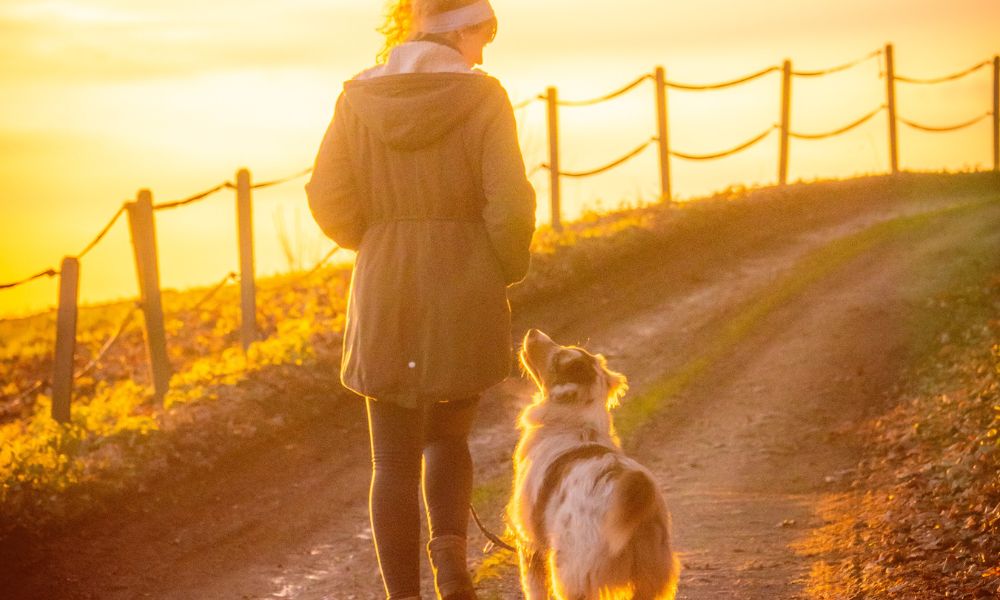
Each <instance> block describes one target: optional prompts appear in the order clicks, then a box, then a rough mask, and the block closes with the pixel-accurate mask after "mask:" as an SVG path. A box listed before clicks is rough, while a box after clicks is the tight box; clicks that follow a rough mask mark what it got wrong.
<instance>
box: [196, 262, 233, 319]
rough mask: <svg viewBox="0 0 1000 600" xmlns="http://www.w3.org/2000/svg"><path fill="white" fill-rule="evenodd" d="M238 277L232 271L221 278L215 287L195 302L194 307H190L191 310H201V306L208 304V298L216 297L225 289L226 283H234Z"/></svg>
mask: <svg viewBox="0 0 1000 600" xmlns="http://www.w3.org/2000/svg"><path fill="white" fill-rule="evenodd" d="M239 277H240V276H239V275H237V274H236V273H235V272H234V271H230V272H229V274H228V275H226V276H225V277H223V278H222V281H220V282H219V283H217V284H215V287H213V288H212V289H210V290H208V293H207V294H205V295H204V296H202V298H201V300H198V301H197V302H195V303H194V306H192V307H191V310H198V309H199V308H201V305H202V304H204V303H206V302H208V300H209V298H211V297H212V296H214V295H216V294H217V293H218V292H219V290H221V289H222V288H224V287H226V284H227V283H229V282H230V281H235V280H237V279H239Z"/></svg>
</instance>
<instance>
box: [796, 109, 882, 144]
mask: <svg viewBox="0 0 1000 600" xmlns="http://www.w3.org/2000/svg"><path fill="white" fill-rule="evenodd" d="M883 110H885V105H884V104H883V105H882V106H880V107H878V108H876V109H875V110H873V111H871V112H870V113H868V114H867V115H865V116H863V117H861V118H860V119H858V120H857V121H854V122H853V123H851V124H850V125H845V126H844V127H841V128H840V129H836V130H834V131H830V132H828V133H795V132H794V131H790V132H788V135H789V136H791V137H793V138H796V139H800V140H822V139H824V138H829V137H833V136H835V135H840V134H842V133H847V132H848V131H850V130H852V129H854V128H855V127H860V126H861V124H863V123H865V122H866V121H868V120H869V119H871V118H872V117H874V116H875V115H877V114H879V113H880V112H882V111H883Z"/></svg>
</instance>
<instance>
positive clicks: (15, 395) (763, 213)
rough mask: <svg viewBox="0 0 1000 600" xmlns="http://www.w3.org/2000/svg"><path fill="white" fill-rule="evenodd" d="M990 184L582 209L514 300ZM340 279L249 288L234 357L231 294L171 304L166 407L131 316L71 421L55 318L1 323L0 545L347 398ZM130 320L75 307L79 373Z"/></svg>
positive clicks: (878, 185)
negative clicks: (61, 395) (58, 380)
mask: <svg viewBox="0 0 1000 600" xmlns="http://www.w3.org/2000/svg"><path fill="white" fill-rule="evenodd" d="M996 189H997V181H996V177H995V176H994V175H992V174H957V175H939V174H926V175H915V174H913V175H905V176H901V177H897V178H891V177H871V178H862V179H855V180H847V181H835V182H820V183H810V184H797V185H793V186H788V187H786V188H765V189H760V190H729V191H727V192H724V193H722V194H718V195H716V196H714V197H712V198H708V199H704V200H699V201H692V202H690V203H686V204H683V205H675V206H672V207H663V206H646V207H638V208H630V209H625V210H620V211H616V212H614V213H607V214H593V213H591V214H587V215H584V217H583V218H582V219H581V220H580V221H578V222H576V223H572V224H569V225H567V226H566V229H565V230H564V231H563V232H554V231H552V230H551V229H549V228H547V227H542V228H541V229H540V230H539V232H538V234H537V235H536V239H535V242H534V248H533V254H534V259H533V265H532V271H531V273H530V275H529V277H528V279H527V280H526V281H525V282H524V283H522V284H521V285H520V286H518V287H516V288H514V289H512V291H511V299H512V304H513V306H514V309H515V311H516V310H519V309H521V308H523V307H525V306H528V305H534V304H538V303H544V302H545V301H546V299H547V298H550V297H554V296H556V295H558V294H564V293H568V292H571V291H573V290H577V289H583V288H585V286H586V285H587V284H588V282H590V281H593V280H595V279H596V278H599V277H604V276H606V275H607V274H608V273H611V272H614V271H615V270H616V269H618V268H619V267H621V266H622V265H625V264H628V263H630V262H634V261H654V262H655V261H657V260H659V256H661V255H662V254H663V253H668V252H672V253H678V252H699V251H701V247H700V244H702V243H704V242H705V240H714V241H715V242H717V243H715V246H714V247H716V250H715V251H716V252H717V253H718V260H719V262H720V263H723V262H724V261H725V256H726V251H727V248H730V249H731V248H735V247H739V246H740V245H753V244H756V243H760V241H761V239H762V236H765V235H769V236H775V235H777V236H780V235H781V234H782V231H783V228H784V227H785V225H784V224H785V223H789V224H790V223H798V226H799V227H800V226H801V223H803V222H808V223H815V224H816V225H817V226H819V225H822V224H823V223H825V222H827V221H830V222H833V220H834V219H835V218H837V217H836V215H842V214H843V212H844V210H845V207H847V208H850V207H857V208H858V209H862V208H870V207H871V206H872V205H884V206H885V207H887V208H888V207H891V206H894V205H899V204H901V203H902V204H905V203H907V202H913V201H924V200H933V199H937V198H944V197H946V198H953V199H957V198H963V197H968V198H985V197H990V196H995V194H996ZM763 224H767V227H763ZM787 228H788V230H789V231H790V230H792V229H793V227H792V226H791V225H788V226H787ZM349 274H350V272H349V267H343V266H335V267H328V268H325V269H323V270H320V271H318V272H316V273H314V274H309V275H307V276H304V275H301V274H299V275H287V276H281V277H276V278H271V279H267V280H263V281H260V282H259V283H258V289H259V296H258V307H259V317H258V318H259V321H260V324H261V328H262V332H263V334H264V335H263V338H264V339H262V341H260V342H257V343H255V344H254V345H253V346H252V347H251V348H250V351H249V352H247V353H246V354H244V353H243V352H242V351H241V350H240V349H239V340H238V314H237V307H238V298H237V294H238V290H237V288H236V286H227V287H224V288H222V289H221V290H220V291H218V293H216V294H214V295H211V296H209V297H208V298H207V299H206V296H207V293H208V292H209V290H204V289H203V290H189V291H184V292H171V293H168V294H166V296H165V298H164V304H165V312H166V314H167V335H168V349H169V353H170V359H171V362H172V364H173V366H174V369H175V375H174V378H173V379H172V381H171V391H170V393H169V394H168V395H167V397H166V399H165V402H164V404H163V405H162V406H160V405H157V404H156V403H154V402H153V400H152V395H151V390H150V384H149V381H148V375H147V369H146V366H145V349H144V346H143V342H142V332H141V330H140V328H139V324H140V323H141V317H138V316H137V317H135V318H133V319H132V320H131V322H130V323H128V324H127V325H126V326H125V327H124V329H123V330H122V334H121V338H120V339H119V341H118V342H117V343H116V344H115V345H114V346H113V347H112V348H111V349H110V351H108V352H107V354H106V355H104V357H103V358H102V359H101V360H100V361H99V363H98V364H96V365H95V368H93V369H92V370H90V371H88V372H87V373H86V374H85V375H83V376H81V377H80V378H79V379H78V380H77V382H76V392H75V396H74V405H73V412H72V421H71V422H70V423H67V424H59V423H56V422H55V421H53V420H52V419H51V418H50V417H49V410H50V403H51V400H50V398H49V396H48V393H49V391H48V384H47V383H46V382H45V380H46V378H47V377H48V373H49V372H50V371H51V354H52V346H53V342H54V339H53V337H54V333H53V332H54V329H55V327H54V321H55V316H54V313H51V312H50V313H46V314H42V315H37V316H34V317H29V318H25V319H17V320H7V321H0V339H2V340H3V345H2V347H0V372H2V373H3V374H4V375H3V378H2V384H0V515H3V517H2V518H3V522H0V536H2V535H3V534H4V533H5V532H7V531H10V530H11V529H12V528H21V529H24V528H27V529H29V530H30V529H34V528H37V527H40V526H44V525H46V524H51V523H59V522H63V521H65V520H66V519H69V518H72V517H73V516H74V515H77V514H79V513H81V512H85V511H87V510H90V509H91V508H92V507H94V506H98V505H100V504H101V501H102V499H103V500H106V499H108V498H114V497H116V495H118V494H121V493H123V492H127V491H129V490H133V489H137V488H141V487H142V486H143V485H145V484H146V483H148V482H151V481H152V480H154V479H157V478H162V477H164V476H165V475H167V474H170V476H171V477H180V476H183V474H184V473H185V472H187V471H190V470H192V469H197V468H200V467H203V466H205V465H206V464H209V463H211V462H212V461H214V460H217V459H218V458H219V457H220V456H221V455H223V454H224V453H227V452H236V451H238V450H239V448H240V447H241V446H243V445H246V444H252V443H263V442H264V441H266V440H267V439H269V438H270V437H271V436H273V435H276V434H277V433H278V432H281V431H282V430H285V429H286V428H288V427H290V426H294V425H296V424H300V423H303V422H306V421H308V420H309V419H312V418H315V417H316V415H318V414H324V413H325V412H328V411H330V410H331V404H333V403H331V397H346V396H347V394H346V392H344V391H343V390H342V389H341V388H340V386H339V383H338V377H337V364H338V362H339V355H340V345H341V332H342V329H343V314H344V303H345V300H346V291H347V287H348V282H349ZM133 310H134V307H133V305H132V303H129V302H121V303H116V304H110V305H106V306H99V307H88V308H84V309H82V311H81V316H80V326H79V331H80V333H79V341H78V347H77V356H76V361H77V369H78V371H84V370H86V368H87V367H88V366H89V364H90V363H91V362H92V361H93V359H94V358H95V357H97V356H98V355H99V354H100V353H101V349H102V346H103V345H104V344H105V343H106V341H107V340H108V339H110V338H111V337H113V336H114V335H115V333H116V332H117V330H118V329H119V328H120V327H121V323H122V322H123V321H124V320H125V318H126V316H127V314H128V313H129V312H131V311H133ZM38 382H41V385H39V386H38V388H37V389H34V390H33V387H34V386H35V385H36V384H37V383H38Z"/></svg>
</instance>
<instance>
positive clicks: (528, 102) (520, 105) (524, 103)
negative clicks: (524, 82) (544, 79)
mask: <svg viewBox="0 0 1000 600" xmlns="http://www.w3.org/2000/svg"><path fill="white" fill-rule="evenodd" d="M537 100H545V95H544V94H539V95H537V96H534V97H532V98H528V99H527V100H522V101H521V102H518V103H517V104H514V105H513V106H512V108H513V109H514V110H521V109H522V108H527V107H528V106H530V105H531V104H532V103H533V102H535V101H537Z"/></svg>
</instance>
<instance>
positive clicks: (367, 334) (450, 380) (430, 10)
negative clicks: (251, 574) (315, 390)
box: [306, 0, 535, 600]
mask: <svg viewBox="0 0 1000 600" xmlns="http://www.w3.org/2000/svg"><path fill="white" fill-rule="evenodd" d="M496 30H497V20H496V17H495V15H494V12H493V9H492V7H491V6H490V4H489V2H488V0H478V1H470V0H397V1H396V2H393V3H391V4H390V7H389V12H388V16H387V21H386V24H385V26H384V27H383V28H382V29H381V31H382V32H383V33H384V34H385V35H386V47H385V49H384V50H383V52H382V54H381V55H380V60H379V64H377V65H376V66H375V67H373V68H371V69H368V70H366V71H364V72H362V73H360V74H359V75H357V76H356V77H355V78H353V79H352V80H350V81H348V82H346V83H345V84H344V91H343V93H342V94H341V95H340V97H339V98H338V99H337V104H336V108H335V110H334V116H333V122H332V123H331V125H330V127H329V129H328V130H327V132H326V135H325V136H324V138H323V141H322V144H321V146H320V149H319V153H318V156H317V157H316V164H315V168H314V171H313V175H312V179H311V180H310V182H309V183H308V184H307V185H306V192H307V195H308V197H309V207H310V209H311V210H312V213H313V216H314V217H315V219H316V222H317V223H318V224H319V225H320V227H321V228H322V229H323V231H324V232H325V233H326V234H327V235H328V236H329V237H330V238H332V239H333V240H334V241H335V242H337V243H338V244H339V245H341V246H343V247H345V248H349V249H353V250H357V252H358V255H357V261H356V264H355V267H354V276H353V279H352V282H351V292H350V300H349V302H348V309H347V325H346V331H345V335H344V352H343V359H342V364H341V378H342V381H343V383H344V385H346V386H347V387H348V388H350V389H352V390H354V391H355V392H357V393H358V394H360V395H362V396H364V397H365V399H366V400H365V402H366V406H367V414H368V425H369V432H370V436H371V452H372V464H373V473H372V482H371V490H370V498H369V509H370V514H371V523H372V531H373V533H374V538H375V549H376V552H377V555H378V560H379V567H380V569H381V572H382V579H383V582H384V584H385V589H386V594H387V597H388V598H389V599H390V600H400V599H419V597H420V555H421V554H422V552H421V548H420V520H421V516H420V507H419V494H420V491H421V489H422V490H423V496H424V504H425V506H426V509H427V515H426V516H427V521H428V528H429V537H430V541H429V542H428V544H427V553H428V555H429V557H430V562H431V566H432V568H433V572H434V581H435V586H436V589H437V593H438V597H439V598H444V599H447V600H470V599H475V598H476V594H475V591H474V590H473V585H472V580H471V578H470V576H469V572H468V569H467V566H466V530H467V526H468V507H469V500H470V496H471V490H472V460H471V457H470V455H469V448H468V441H467V440H468V435H469V431H470V429H471V425H472V421H473V418H474V416H475V413H476V407H477V403H478V399H479V395H480V393H481V392H482V391H483V390H485V389H486V388H488V387H490V386H492V385H494V384H496V383H497V382H499V381H501V380H502V379H503V378H504V377H506V376H507V374H508V373H509V371H510V368H511V364H512V351H511V332H510V308H509V305H508V303H507V294H506V286H508V285H510V284H512V283H515V282H517V281H519V280H520V279H521V278H523V277H524V275H525V273H526V272H527V268H528V260H529V254H528V245H529V243H530V240H531V235H532V233H533V231H534V219H535V194H534V190H533V189H532V188H531V185H530V184H529V183H528V181H527V178H526V176H525V172H524V161H523V159H522V157H521V151H520V148H519V146H518V141H517V134H516V126H515V123H514V114H513V110H512V108H511V105H510V101H509V99H508V97H507V94H506V92H505V91H504V89H503V87H501V85H500V84H499V82H498V81H497V80H496V79H493V78H492V77H489V76H487V75H485V74H483V73H482V72H480V71H478V70H474V69H473V67H474V66H475V65H477V64H480V63H482V53H483V48H484V46H486V45H487V44H488V43H489V42H490V41H492V40H493V38H494V36H495V35H496ZM421 461H422V463H423V465H422V466H423V468H422V469H421Z"/></svg>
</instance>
